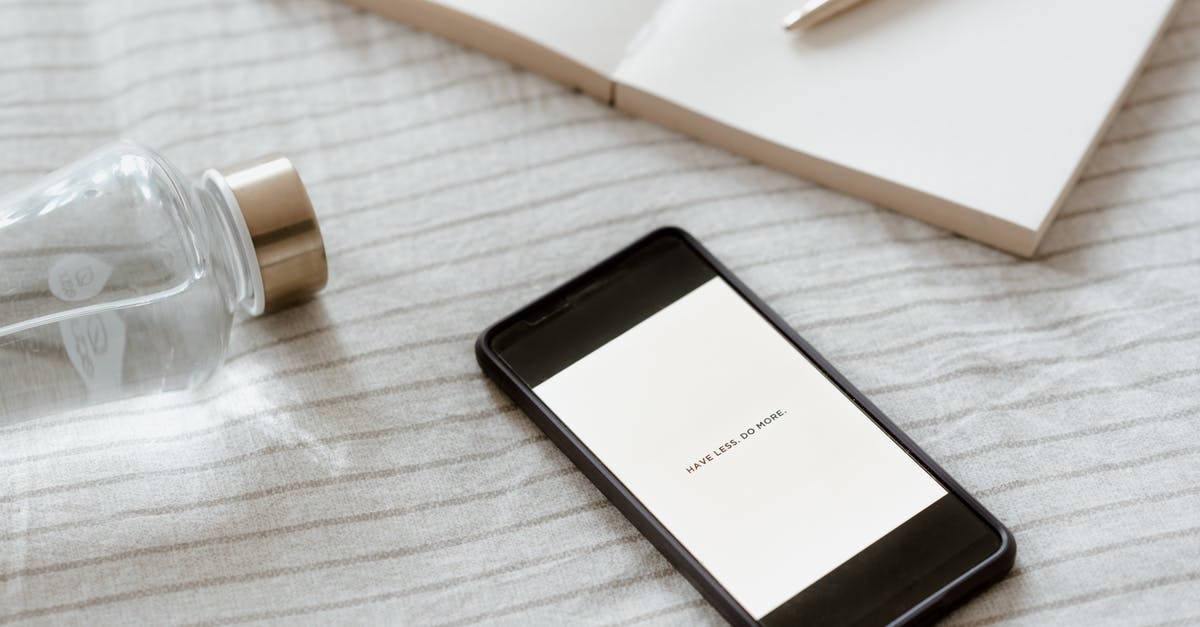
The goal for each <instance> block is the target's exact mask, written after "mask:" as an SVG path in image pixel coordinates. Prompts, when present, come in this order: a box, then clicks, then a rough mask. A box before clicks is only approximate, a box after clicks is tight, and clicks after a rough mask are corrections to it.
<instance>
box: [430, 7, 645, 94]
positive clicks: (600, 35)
mask: <svg viewBox="0 0 1200 627" xmlns="http://www.w3.org/2000/svg"><path fill="white" fill-rule="evenodd" d="M438 4H441V5H443V6H445V7H447V8H451V9H454V10H456V11H459V12H461V13H466V14H468V15H471V16H474V17H477V18H479V19H481V20H484V21H487V22H491V23H492V24H495V25H496V26H499V27H501V28H503V29H505V30H508V31H511V32H513V33H515V34H517V35H520V36H522V37H524V38H527V39H530V40H532V41H534V42H536V43H538V44H541V45H543V46H545V47H547V48H549V49H551V50H553V51H555V52H558V53H559V54H561V55H563V56H565V57H568V58H570V59H573V60H575V61H577V62H579V63H581V64H583V65H584V66H587V67H588V68H590V69H592V70H594V71H596V72H599V73H600V74H603V75H605V76H610V77H611V76H612V73H613V71H614V70H615V69H616V67H617V65H618V64H619V63H620V61H621V59H622V58H623V57H624V56H625V48H626V46H628V45H629V42H630V41H631V40H632V39H633V37H634V35H635V34H637V32H638V31H639V30H640V29H641V28H642V26H644V25H645V23H646V21H647V20H648V19H649V18H650V17H651V16H652V15H653V14H654V12H655V11H657V10H658V5H659V4H660V0H604V1H603V2H595V1H589V0H503V1H497V0H438Z"/></svg>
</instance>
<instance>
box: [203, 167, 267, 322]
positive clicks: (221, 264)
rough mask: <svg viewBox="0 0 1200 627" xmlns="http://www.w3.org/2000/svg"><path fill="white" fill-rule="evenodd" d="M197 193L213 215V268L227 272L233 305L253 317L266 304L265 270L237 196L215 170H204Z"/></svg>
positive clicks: (208, 211)
mask: <svg viewBox="0 0 1200 627" xmlns="http://www.w3.org/2000/svg"><path fill="white" fill-rule="evenodd" d="M196 195H197V196H198V197H199V199H200V203H201V204H202V205H203V206H204V209H205V212H206V213H207V214H208V215H209V216H211V219H210V221H209V224H210V226H211V229H210V237H209V250H210V251H211V253H212V257H213V258H212V264H213V271H214V272H216V273H218V274H222V275H225V276H224V277H220V278H222V279H224V281H227V282H228V285H229V291H228V293H229V295H230V296H231V299H232V301H233V302H232V303H231V304H232V308H233V309H234V310H236V311H241V312H243V313H245V314H248V315H251V316H257V315H260V314H261V313H262V312H263V309H264V305H265V303H266V293H265V290H264V288H263V278H262V270H261V269H260V268H259V264H258V256H257V254H256V253H255V252H254V241H253V240H252V239H251V237H250V229H249V228H247V226H246V218H245V216H244V215H243V214H242V209H241V207H240V206H239V205H238V201H237V198H236V197H235V196H234V194H233V190H232V189H230V187H229V184H228V183H226V182H225V177H223V176H221V173H220V172H217V171H216V170H208V171H207V172H205V173H204V176H203V177H202V179H201V181H200V184H199V185H198V186H197V187H196Z"/></svg>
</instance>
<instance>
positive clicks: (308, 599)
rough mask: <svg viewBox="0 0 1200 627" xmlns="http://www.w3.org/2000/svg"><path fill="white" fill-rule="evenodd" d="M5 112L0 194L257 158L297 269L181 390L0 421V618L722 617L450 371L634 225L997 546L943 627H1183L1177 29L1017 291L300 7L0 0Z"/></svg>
mask: <svg viewBox="0 0 1200 627" xmlns="http://www.w3.org/2000/svg"><path fill="white" fill-rule="evenodd" d="M0 85H2V86H3V89H0V188H3V189H8V188H12V187H15V186H17V185H19V184H21V183H22V182H24V181H27V180H29V179H30V178H32V177H35V176H37V175H39V174H41V173H44V172H46V171H48V170H50V169H52V168H54V167H56V166H57V165H59V164H61V163H63V162H65V161H68V160H70V159H71V158H72V157H74V156H76V155H79V154H81V153H83V152H85V151H87V150H88V149H90V148H92V147H94V146H96V145H98V144H101V143H103V142H106V141H108V140H109V139H111V138H113V137H115V136H126V137H130V138H133V139H135V140H138V141H141V142H144V143H146V144H147V145H151V146H156V147H159V148H160V149H161V150H162V151H163V152H164V153H165V154H166V155H167V156H168V157H169V158H171V159H173V160H175V161H176V162H177V163H179V164H181V165H182V166H183V167H184V169H185V170H187V171H189V172H199V171H201V170H202V169H204V168H206V167H209V166H214V165H223V164H228V163H233V162H237V161H239V160H242V159H244V158H247V157H251V156H255V155H258V154H260V153H265V152H270V151H275V150H278V151H282V152H284V153H286V154H288V155H290V156H291V157H292V158H293V160H294V161H295V162H296V164H297V166H298V167H299V169H300V170H301V173H302V175H303V176H304V177H305V179H306V181H307V183H308V185H309V186H310V191H311V195H312V198H313V200H314V203H315V205H316V207H317V212H318V214H319V215H320V217H321V220H322V226H323V229H324V233H325V237H326V244H327V247H328V253H329V263H330V276H331V280H330V284H329V287H328V289H327V290H326V291H325V292H324V294H323V295H322V296H321V297H320V298H319V299H317V300H315V301H313V302H311V303H309V304H307V305H305V306H302V307H299V308H295V309H292V310H288V311H285V312H281V313H278V314H276V315H272V316H269V317H265V318H262V319H255V320H248V321H242V322H239V323H238V324H237V326H236V327H235V329H234V336H233V342H232V346H231V348H230V357H229V363H228V364H227V366H226V367H225V368H224V369H223V370H222V371H221V372H220V373H219V374H218V375H217V376H216V377H215V378H214V379H213V380H211V381H209V382H208V383H207V384H205V385H204V386H203V387H201V388H200V389H198V390H195V391H193V392H188V393H180V394H174V395H167V396H159V397H154V398H148V399H142V400H138V401H133V402H128V403H123V404H116V405H109V406H104V407H101V408H97V409H93V410H90V411H84V412H78V413H74V414H68V415H61V416H54V417H50V418H48V419H45V420H42V421H38V422H33V423H26V424H20V425H16V426H10V427H7V428H5V429H3V430H2V431H0V522H2V525H0V623H19V624H84V623H89V624H97V623H99V624H134V623H142V624H163V623H188V624H205V625H217V624H236V623H250V622H256V621H265V622H287V623H299V624H314V625H323V624H330V623H350V622H353V623H402V624H421V625H426V624H446V625H465V624H475V623H481V622H482V623H495V624H514V625H518V624H519V625H526V624H564V623H568V624H573V623H580V624H620V625H629V624H639V623H640V624H718V623H719V617H718V616H717V615H716V614H715V613H714V612H713V611H712V610H711V609H710V608H709V607H708V606H707V605H706V604H705V603H704V602H703V601H702V600H700V598H699V596H698V594H697V593H696V592H695V591H694V590H693V589H692V588H691V587H690V586H689V585H688V584H687V583H686V582H685V581H684V580H683V578H682V577H681V576H680V575H679V574H677V573H676V572H675V571H674V570H673V569H672V568H671V567H670V566H669V565H668V564H667V562H666V561H665V560H664V559H663V558H662V557H660V556H659V555H658V554H657V553H656V552H655V550H654V549H653V548H652V547H651V545H650V544H649V543H648V542H647V541H645V540H643V539H642V538H641V537H640V536H639V535H638V533H637V532H636V530H635V529H634V528H633V527H632V526H631V525H630V524H629V523H628V522H626V521H625V520H624V519H623V518H622V517H621V515H620V514H619V513H617V512H616V511H615V510H614V509H613V508H612V507H611V506H609V505H608V504H607V503H606V501H605V500H604V498H603V497H602V496H601V495H600V494H599V492H597V491H596V490H595V489H594V488H593V487H592V486H591V485H590V484H589V483H588V482H587V480H586V479H584V478H583V477H582V476H581V475H580V473H578V472H577V471H575V470H574V469H573V467H572V466H571V465H570V464H569V462H568V461H567V460H566V459H565V458H564V457H563V456H562V455H561V454H560V453H558V452H557V450H556V449H555V448H554V447H553V445H551V444H550V443H549V442H548V441H547V440H546V438H545V437H544V436H542V435H541V434H540V433H539V432H538V431H537V430H536V429H535V428H534V427H533V426H532V425H531V424H530V423H529V422H528V421H527V420H526V419H525V418H524V417H523V416H522V415H521V414H520V413H519V412H518V411H517V410H515V409H514V408H513V406H512V405H511V404H510V403H509V402H508V401H507V399H506V398H505V397H504V396H503V395H502V394H500V393H499V392H498V391H497V390H496V389H495V388H494V387H492V386H491V385H490V384H489V383H487V382H486V381H485V380H484V378H483V377H482V376H481V374H480V372H479V370H478V368H477V367H476V365H475V363H474V359H473V355H472V342H473V338H474V336H475V334H476V333H478V332H479V331H480V330H481V329H482V328H483V327H484V326H485V325H487V324H488V323H490V322H492V321H494V320H495V319H497V318H499V317H500V316H501V315H503V314H505V313H507V312H509V311H510V310H512V309H513V308H515V307H517V306H518V305H520V304H522V303H524V302H526V301H528V300H530V299H532V298H534V297H535V296H537V295H538V294H539V293H541V292H542V291H544V290H546V289H548V288H550V287H552V286H554V285H555V284H557V283H558V282H560V281H562V280H563V279H565V278H567V277H568V276H570V275H572V274H573V273H575V272H578V271H580V270H582V269H584V268H585V267H587V266H588V265H589V264H590V263H591V262H593V261H594V260H598V259H600V258H601V257H603V256H604V255H606V254H608V253H610V252H612V251H613V250H615V249H616V248H617V247H619V246H621V245H623V244H625V243H627V242H629V241H631V240H632V239H634V238H635V237H637V236H639V235H641V234H643V233H645V232H646V231H648V230H650V229H651V228H654V227H656V226H660V225H664V224H677V225H680V226H683V227H685V228H687V229H689V230H690V231H692V232H693V233H694V234H696V235H697V236H698V237H699V238H700V239H701V240H702V241H703V242H705V243H706V244H707V245H709V246H710V247H711V248H712V250H713V251H714V252H715V253H716V254H717V255H718V256H720V257H721V258H722V259H724V260H725V261H726V262H727V263H728V265H730V266H731V267H732V268H733V269H734V271H735V272H737V273H738V274H739V275H740V276H742V277H743V278H744V279H745V281H746V283H748V284H749V285H750V287H751V288H752V289H754V290H756V291H757V292H759V293H760V294H761V295H762V296H763V297H764V299H765V300H766V301H767V302H768V303H770V304H771V305H772V306H773V307H775V308H776V309H777V310H778V311H779V312H780V313H781V314H782V315H783V316H784V317H785V318H786V319H787V321H788V322H789V323H790V324H792V325H794V326H795V327H796V328H797V329H799V331H800V332H801V333H802V334H803V335H805V336H806V337H807V338H808V339H809V340H810V341H811V342H812V343H813V344H814V345H816V346H817V347H818V349H819V350H821V351H822V352H824V353H825V354H826V355H827V356H828V357H829V358H830V359H831V360H832V361H833V362H834V363H835V364H836V365H837V366H838V367H839V368H840V369H842V371H843V372H844V373H845V374H846V375H847V377H849V378H850V379H851V380H853V381H855V382H856V383H857V384H858V385H859V386H860V387H861V388H862V389H863V390H864V391H865V392H866V393H867V394H868V395H869V396H870V397H872V398H873V399H874V400H875V401H876V402H877V403H878V404H879V405H880V406H881V407H882V408H883V409H884V411H886V412H887V413H889V414H890V415H891V416H892V417H893V418H894V419H895V420H896V421H897V422H898V423H899V424H900V425H901V426H902V427H903V428H905V429H906V430H907V431H908V432H909V433H910V434H911V435H912V436H913V437H914V438H915V439H916V440H917V441H918V442H919V443H920V444H921V445H922V446H923V447H925V448H926V449H927V450H928V451H929V452H930V453H931V454H932V455H933V456H934V457H935V458H936V459H938V460H940V461H941V462H943V463H944V465H945V466H946V468H947V469H948V470H949V471H950V473H951V474H953V475H954V476H955V477H957V478H958V479H959V480H960V481H961V482H962V483H963V484H964V485H965V486H966V487H967V488H968V489H969V490H970V491H972V492H973V493H974V494H976V495H978V496H979V498H980V499H981V500H982V501H983V502H984V503H985V504H986V505H987V506H988V507H989V508H990V509H991V510H992V511H994V512H995V513H996V514H997V515H998V516H999V517H1000V518H1001V519H1002V520H1004V521H1005V522H1007V523H1008V524H1009V525H1010V526H1011V528H1012V530H1013V531H1014V533H1015V535H1016V537H1017V540H1018V544H1019V547H1020V551H1019V556H1018V560H1017V566H1016V568H1015V570H1014V571H1013V573H1012V574H1011V575H1010V576H1009V577H1008V578H1007V579H1005V580H1004V581H1003V582H1001V583H999V584H998V585H996V586H995V587H993V588H992V589H990V590H989V591H987V592H986V593H985V594H983V595H982V596H981V597H979V598H978V599H976V600H974V601H972V602H971V603H969V604H968V605H966V606H965V607H963V608H961V609H960V610H958V611H956V612H955V613H954V614H953V615H951V616H950V617H949V618H948V619H947V620H946V624H949V625H956V626H963V627H965V626H977V625H992V624H1002V625H1027V624H1087V625H1094V624H1121V625H1131V624H1137V625H1143V624H1145V625H1149V624H1163V625H1165V624H1188V623H1196V622H1200V315H1198V312H1197V309H1198V306H1200V168H1198V166H1200V1H1197V0H1187V1H1186V2H1185V3H1184V4H1183V6H1182V7H1181V10H1180V11H1179V13H1178V14H1177V17H1176V18H1175V20H1174V22H1173V23H1172V24H1171V25H1170V27H1169V31H1168V32H1167V34H1166V36H1165V38H1164V40H1163V41H1162V43H1161V44H1160V45H1159V46H1158V47H1157V48H1156V49H1155V51H1154V52H1153V56H1152V59H1151V61H1150V63H1149V66H1148V67H1147V68H1146V70H1145V72H1144V73H1143V74H1142V75H1141V76H1140V77H1139V79H1138V80H1137V83H1136V87H1135V89H1134V90H1133V92H1132V96H1131V98H1130V100H1129V101H1128V103H1127V104H1126V105H1125V107H1124V109H1123V110H1122V111H1121V112H1120V114H1119V116H1118V117H1117V119H1116V121H1115V123H1114V125H1113V127H1112V128H1111V130H1110V131H1109V132H1108V133H1107V135H1106V136H1105V138H1104V140H1103V144H1102V145H1101V146H1100V148H1099V151H1098V152H1097V154H1096V155H1095V157H1094V158H1093V159H1092V160H1091V162H1090V163H1089V164H1088V166H1087V168H1086V171H1085V172H1084V174H1083V178H1082V180H1081V182H1080V184H1079V186H1078V188H1077V189H1076V190H1075V191H1074V192H1073V193H1072V194H1071V196H1070V198H1069V200H1068V201H1067V204H1066V208H1065V210H1064V212H1063V215H1062V216H1061V217H1060V218H1059V219H1058V220H1057V222H1056V223H1055V224H1054V225H1053V226H1052V228H1051V230H1050V232H1049V235H1048V236H1047V239H1046V241H1045V244H1044V245H1043V248H1042V253H1041V254H1040V255H1039V256H1038V258H1037V259H1035V260H1033V261H1024V260H1019V259H1016V258H1014V257H1011V256H1009V255H1006V254H1003V253H1000V252H997V251H995V250H992V249H989V248H987V247H984V246H981V245H979V244H976V243H974V242H971V241H967V240H964V239H961V238H957V237H954V236H952V235H950V234H948V233H946V232H944V231H941V230H938V229H935V228H932V227H929V226H927V225H925V224H923V223H921V222H917V221H915V220H912V219H909V218H905V217H902V216H899V215H897V214H894V213H892V212H889V211H886V210H882V209H879V208H876V207H874V206H871V205H870V204H867V203H864V202H862V201H859V200H856V199H853V198H850V197H847V196H845V195H842V194H838V193H835V192H831V191H828V190H825V189H822V188H820V187H818V186H815V185H812V184H810V183H807V182H805V181H803V180H800V179H796V178H793V177H790V176H787V175H784V174H781V173H778V172H775V171H772V170H770V169H767V168H764V167H762V166H759V165H756V164H754V163H751V162H749V161H746V160H745V159H742V158H740V157H737V156H734V155H732V154H729V153H726V152H724V151H721V150H718V149H715V148H712V147H708V146H705V145H703V144H700V143H697V142H694V141H692V140H689V139H687V138H684V137H682V136H680V135H677V134H674V133H672V132H669V131H667V130H664V129H662V128H659V127H656V126H653V125H650V124H647V123H645V122H642V121H639V120H636V119H632V118H629V117H627V116H625V115H622V114H621V113H618V112H615V111H613V110H611V109H609V108H606V107H604V106H601V105H599V104H597V103H596V102H594V101H592V100H590V99H588V98H587V97H585V96H582V95H579V94H577V93H574V92H572V91H570V90H568V89H565V88H563V87H561V86H559V85H556V84H554V83H551V82H549V81H547V80H544V79H542V78H540V77H537V76H533V75H530V74H527V73H524V72H521V71H518V70H516V69H514V68H512V67H510V66H508V65H506V64H504V63H501V62H498V61H496V60H493V59H491V58H488V57H486V56H483V55H481V54H478V53H475V52H472V51H469V50H466V49H463V48H461V47H458V46H456V45H454V44H451V43H449V42H447V41H444V40H442V39H439V38H437V37H434V36H431V35H429V34H426V33H422V32H417V31H414V30H411V29H409V28H406V27H404V26H401V25H397V24H394V23H392V22H389V21H387V20H384V19H382V18H378V17H376V16H373V15H369V14H365V13H362V12H360V11H357V10H355V9H353V8H351V7H349V6H347V5H344V4H341V3H338V2H334V1H332V0H288V1H287V2H283V1H279V0H274V1H271V0H258V1H252V0H205V1H199V2H197V1H189V0H171V1H169V2H137V1H133V0H103V1H98V2H88V1H85V0H0ZM1014 184H1019V181H1014Z"/></svg>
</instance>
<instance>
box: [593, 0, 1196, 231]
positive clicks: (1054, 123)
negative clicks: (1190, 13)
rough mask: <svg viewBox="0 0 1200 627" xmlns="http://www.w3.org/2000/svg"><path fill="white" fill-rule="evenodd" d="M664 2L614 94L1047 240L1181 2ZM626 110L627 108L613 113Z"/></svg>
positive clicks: (622, 70) (622, 72)
mask: <svg viewBox="0 0 1200 627" xmlns="http://www.w3.org/2000/svg"><path fill="white" fill-rule="evenodd" d="M800 4H802V2H801V0H762V1H760V2H742V1H738V0H667V1H666V2H664V3H663V5H662V6H661V7H660V9H659V11H658V13H657V14H656V16H655V17H654V19H653V20H652V21H651V22H650V23H649V24H648V25H647V27H646V30H645V31H644V32H643V33H642V35H641V36H640V37H638V38H637V41H639V42H640V45H639V46H638V47H637V48H636V49H631V50H630V54H629V56H627V58H626V59H625V61H624V62H623V63H622V64H621V66H620V67H619V68H618V69H617V72H616V76H615V77H614V78H616V80H617V82H618V83H623V84H627V85H629V86H631V87H634V88H637V89H639V90H642V91H645V92H648V93H650V94H653V95H655V96H657V97H659V98H662V99H664V100H667V101H670V102H673V103H675V104H677V105H680V106H682V107H684V108H687V109H690V110H692V111H695V112H697V113H699V114H701V115H704V116H706V117H710V118H713V119H715V120H717V121H718V122H721V123H724V124H726V125H729V126H731V127H734V128H736V129H738V130H742V131H745V132H748V133H751V134H754V135H758V136H760V137H763V138H766V139H768V140H770V141H773V142H775V143H778V144H781V145H783V146H785V147H787V148H790V149H792V150H796V151H800V152H803V153H807V154H809V155H812V156H814V157H817V158H820V159H824V160H827V161H831V162H834V163H837V164H840V165H843V166H846V167H849V168H852V169H855V170H859V171H863V172H866V173H869V174H872V175H875V176H878V177H882V178H885V179H888V180H891V181H893V182H895V183H899V184H901V185H904V186H907V187H910V188H913V189H916V190H919V191H923V192H927V193H929V194H933V195H936V196H940V197H942V198H944V199H947V200H950V201H952V202H955V203H959V204H962V205H966V206H968V207H973V208H975V209H978V210H980V211H983V212H984V213H988V214H991V215H993V216H996V217H998V218H1001V219H1004V220H1008V221H1010V222H1013V223H1016V224H1019V225H1021V226H1023V227H1026V228H1029V229H1033V230H1037V229H1038V228H1039V226H1040V225H1041V223H1042V221H1043V219H1045V218H1046V217H1047V214H1048V212H1049V211H1050V210H1051V208H1052V207H1053V206H1054V205H1055V204H1056V203H1057V200H1058V198H1059V196H1060V194H1061V193H1062V192H1063V191H1064V190H1065V188H1066V187H1067V186H1068V185H1069V183H1070V182H1071V181H1072V179H1073V178H1074V174H1075V172H1076V168H1077V167H1078V166H1079V164H1080V163H1081V161H1082V160H1083V158H1084V157H1085V156H1086V154H1087V152H1088V149H1089V147H1090V145H1091V144H1092V142H1093V141H1094V140H1095V138H1096V136H1097V133H1098V132H1099V130H1100V129H1101V128H1102V126H1103V125H1104V123H1105V121H1106V119H1107V117H1108V114H1109V111H1110V110H1111V108H1112V107H1113V105H1114V104H1115V103H1116V101H1117V100H1118V99H1119V97H1120V95H1121V93H1122V91H1123V89H1124V87H1125V85H1126V84H1127V82H1128V80H1129V78H1130V77H1131V76H1132V74H1133V73H1134V72H1135V71H1136V69H1137V65H1138V63H1139V61H1140V60H1141V58H1142V57H1143V55H1144V54H1145V52H1146V50H1147V48H1148V47H1149V45H1150V44H1151V43H1152V41H1153V39H1154V37H1155V36H1156V35H1157V32H1158V30H1159V28H1160V26H1161V25H1162V23H1163V21H1164V20H1165V18H1166V17H1167V15H1168V14H1169V12H1170V9H1171V6H1172V4H1173V0H1137V1H1135V2H1130V1H1128V0H1006V1H1004V2H997V1H996V0H872V1H870V2H867V3H864V4H862V5H860V6H859V7H858V8H856V9H854V10H852V11H850V12H847V13H845V14H843V15H841V16H839V17H837V18H835V19H833V20H831V21H829V22H827V23H825V24H822V25H820V26H818V27H817V28H815V29H813V30H812V31H810V32H787V31H785V30H783V29H782V27H781V26H780V22H781V19H782V17H783V16H784V15H785V14H786V13H788V12H789V11H791V10H792V9H795V8H796V7H797V6H799V5H800ZM618 104H619V103H618Z"/></svg>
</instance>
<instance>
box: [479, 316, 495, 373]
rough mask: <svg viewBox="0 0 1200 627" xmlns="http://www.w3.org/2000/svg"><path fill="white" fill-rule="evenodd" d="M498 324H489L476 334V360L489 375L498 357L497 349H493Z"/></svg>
mask: <svg viewBox="0 0 1200 627" xmlns="http://www.w3.org/2000/svg"><path fill="white" fill-rule="evenodd" d="M497 326H498V325H495V324H493V325H491V326H488V327H487V328H485V329H484V330H483V331H480V332H479V335H477V336H475V362H476V363H478V364H479V367H480V368H482V369H483V371H484V373H486V374H487V375H488V376H491V374H492V368H493V367H494V366H495V363H496V359H497V356H496V351H494V350H493V349H492V338H493V337H494V336H495V334H496V328H497Z"/></svg>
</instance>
